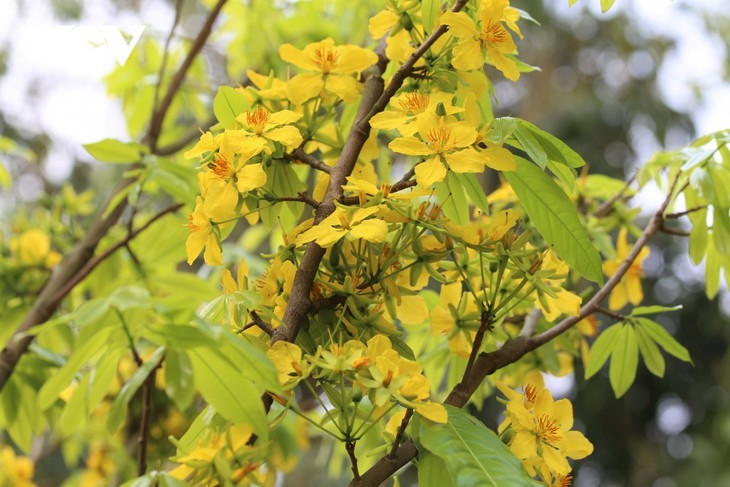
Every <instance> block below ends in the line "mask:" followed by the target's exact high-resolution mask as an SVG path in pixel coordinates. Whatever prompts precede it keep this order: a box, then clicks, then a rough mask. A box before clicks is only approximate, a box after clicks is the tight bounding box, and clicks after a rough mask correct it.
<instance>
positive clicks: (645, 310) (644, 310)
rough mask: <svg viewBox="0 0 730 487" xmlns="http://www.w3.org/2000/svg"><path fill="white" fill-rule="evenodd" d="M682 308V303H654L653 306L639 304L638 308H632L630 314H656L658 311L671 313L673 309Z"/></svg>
mask: <svg viewBox="0 0 730 487" xmlns="http://www.w3.org/2000/svg"><path fill="white" fill-rule="evenodd" d="M680 309H682V305H681V304H680V305H678V306H659V305H652V306H637V307H636V308H634V309H632V310H631V314H630V315H629V316H644V315H654V314H657V313H669V312H671V311H678V310H680Z"/></svg>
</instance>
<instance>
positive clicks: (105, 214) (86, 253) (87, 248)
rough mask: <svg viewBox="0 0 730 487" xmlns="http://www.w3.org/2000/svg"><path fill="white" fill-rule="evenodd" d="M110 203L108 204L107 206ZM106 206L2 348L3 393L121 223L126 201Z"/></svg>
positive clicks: (152, 135) (181, 72)
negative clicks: (39, 332) (35, 333)
mask: <svg viewBox="0 0 730 487" xmlns="http://www.w3.org/2000/svg"><path fill="white" fill-rule="evenodd" d="M225 2H226V0H219V1H218V4H217V5H216V7H215V8H214V9H213V10H212V11H211V12H210V14H209V16H208V18H207V20H206V22H205V25H204V27H203V29H202V30H201V31H200V33H199V34H198V36H197V37H196V39H195V41H194V42H193V46H192V47H191V50H190V52H189V53H188V56H187V57H186V58H185V61H183V64H182V65H181V66H180V68H179V69H178V71H177V73H175V76H174V77H173V80H172V82H171V83H170V85H169V86H168V90H167V94H166V95H165V98H164V99H163V101H162V103H161V105H160V107H159V108H158V109H157V111H156V112H155V116H153V119H152V121H151V122H150V126H149V129H148V131H147V135H145V137H144V139H143V142H144V143H145V145H147V147H149V148H150V150H151V151H152V152H153V153H156V152H157V151H156V148H157V141H158V139H159V136H160V130H161V127H162V121H163V119H164V118H165V115H166V114H167V111H168V109H169V108H170V104H171V103H172V98H173V96H174V95H175V93H176V92H177V90H178V89H179V88H180V85H181V84H182V81H183V79H184V78H185V74H186V73H187V71H188V69H189V67H190V65H191V64H192V62H193V59H194V58H195V56H196V55H197V54H198V53H199V52H200V50H201V49H202V47H203V45H204V44H205V42H206V41H207V40H208V37H209V36H210V33H211V28H212V26H213V23H214V22H215V19H216V18H217V17H218V14H219V13H220V10H221V8H222V7H223V4H225ZM133 167H134V166H133ZM135 181H136V178H134V177H128V178H125V179H123V180H121V181H120V182H119V183H117V184H116V185H115V186H114V188H112V191H111V193H110V194H111V196H110V198H109V202H111V201H114V198H115V196H116V195H118V194H120V193H122V191H124V190H125V189H126V188H127V187H128V186H129V185H131V184H134V182H135ZM109 202H107V205H108V204H109ZM107 205H104V210H102V211H100V212H99V213H98V214H97V215H96V218H95V220H94V222H93V223H92V224H91V227H90V228H89V230H88V231H87V232H86V234H85V235H84V236H83V237H82V238H81V240H80V241H79V242H78V243H77V244H76V245H75V246H74V248H73V249H72V250H71V252H70V253H69V255H68V257H67V258H66V259H64V260H63V261H62V262H61V263H60V264H59V265H58V266H57V268H56V269H55V270H54V272H53V274H51V276H50V277H49V278H48V280H47V281H46V283H45V284H44V286H43V289H42V291H41V292H40V294H39V295H38V298H37V299H36V301H35V302H34V303H33V306H32V307H31V309H30V311H28V314H27V315H26V316H25V318H24V319H23V321H22V322H21V324H20V325H19V326H18V328H17V329H16V330H15V332H14V333H13V335H12V337H11V338H10V340H8V342H7V344H6V345H5V348H3V350H2V352H0V391H2V389H3V387H5V384H6V383H7V382H8V379H9V378H10V375H11V374H12V372H13V370H15V367H16V365H17V364H18V361H19V360H20V358H21V357H22V355H23V354H24V353H25V352H26V351H27V350H28V347H29V346H30V344H31V342H32V341H33V337H32V336H28V335H26V332H27V331H28V330H30V329H31V328H33V327H34V326H36V325H39V324H41V323H44V322H46V321H48V319H49V318H50V317H51V316H52V315H53V313H55V312H56V310H57V309H58V306H59V305H60V303H61V300H60V299H63V298H60V299H59V296H61V294H62V293H61V292H60V291H61V290H63V289H66V288H68V286H67V283H68V282H70V281H71V280H72V279H76V280H77V281H78V282H80V279H78V278H75V276H76V274H77V273H78V272H79V271H81V270H82V269H84V268H85V266H86V265H87V264H88V262H89V261H90V260H91V259H92V258H93V256H94V252H95V251H96V247H97V246H98V245H99V242H100V241H101V239H102V238H103V237H104V236H105V235H106V234H107V233H108V232H109V230H110V229H111V228H112V227H113V226H114V225H116V223H117V220H119V218H120V217H121V215H122V213H123V212H124V209H125V208H126V207H127V199H126V198H123V199H122V200H121V201H119V202H118V203H117V204H116V205H115V206H114V207H113V208H111V209H110V210H107V208H106V207H107ZM78 282H77V283H78ZM69 291H70V289H69ZM66 294H68V291H66ZM64 296H65V294H64Z"/></svg>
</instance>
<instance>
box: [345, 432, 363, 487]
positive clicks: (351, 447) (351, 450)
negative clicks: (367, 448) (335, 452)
mask: <svg viewBox="0 0 730 487" xmlns="http://www.w3.org/2000/svg"><path fill="white" fill-rule="evenodd" d="M345 450H347V454H348V455H349V456H350V462H352V475H353V477H355V480H360V472H359V470H358V469H357V457H356V456H355V442H354V441H347V442H345Z"/></svg>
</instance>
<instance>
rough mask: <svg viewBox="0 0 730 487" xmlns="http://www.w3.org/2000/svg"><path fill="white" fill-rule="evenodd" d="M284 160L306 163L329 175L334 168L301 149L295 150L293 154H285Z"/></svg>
mask: <svg viewBox="0 0 730 487" xmlns="http://www.w3.org/2000/svg"><path fill="white" fill-rule="evenodd" d="M284 158H285V159H288V160H290V161H297V162H301V163H304V164H306V165H308V166H311V167H313V168H314V169H316V170H318V171H322V172H324V173H327V174H329V173H330V172H332V168H331V167H330V166H328V165H327V164H325V163H324V162H322V161H320V160H319V159H317V158H316V157H314V156H313V155H311V154H307V153H306V152H304V150H303V149H302V148H301V147H300V148H298V149H297V150H295V151H294V152H292V153H291V154H286V153H285V154H284Z"/></svg>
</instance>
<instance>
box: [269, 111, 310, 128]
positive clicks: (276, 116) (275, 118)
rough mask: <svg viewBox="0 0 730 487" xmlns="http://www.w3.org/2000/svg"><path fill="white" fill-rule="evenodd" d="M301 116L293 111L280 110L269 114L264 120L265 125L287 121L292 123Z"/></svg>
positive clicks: (274, 124)
mask: <svg viewBox="0 0 730 487" xmlns="http://www.w3.org/2000/svg"><path fill="white" fill-rule="evenodd" d="M300 118H302V114H301V113H297V112H293V111H291V110H280V111H278V112H274V113H272V114H270V115H269V118H268V120H267V121H266V123H267V125H272V126H276V125H285V124H288V123H294V122H296V121H297V120H299V119H300Z"/></svg>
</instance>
